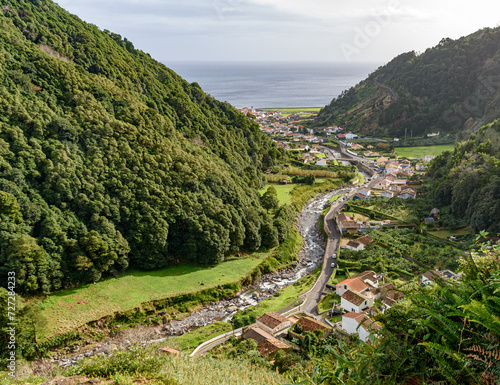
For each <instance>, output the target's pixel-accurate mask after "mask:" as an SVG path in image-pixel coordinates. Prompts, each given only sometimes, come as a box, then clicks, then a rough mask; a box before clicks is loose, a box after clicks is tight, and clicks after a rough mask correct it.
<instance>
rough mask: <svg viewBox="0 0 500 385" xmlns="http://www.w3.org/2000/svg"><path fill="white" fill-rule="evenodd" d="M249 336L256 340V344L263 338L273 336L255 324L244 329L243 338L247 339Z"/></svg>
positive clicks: (266, 338) (261, 341)
mask: <svg viewBox="0 0 500 385" xmlns="http://www.w3.org/2000/svg"><path fill="white" fill-rule="evenodd" d="M249 338H251V339H252V340H254V341H255V342H257V346H259V345H260V344H262V343H263V342H264V341H265V340H269V339H271V338H273V336H272V335H271V334H269V333H268V332H266V331H265V330H263V329H261V328H260V327H258V326H255V327H253V328H250V329H248V330H246V331H245V333H243V339H245V340H247V339H249Z"/></svg>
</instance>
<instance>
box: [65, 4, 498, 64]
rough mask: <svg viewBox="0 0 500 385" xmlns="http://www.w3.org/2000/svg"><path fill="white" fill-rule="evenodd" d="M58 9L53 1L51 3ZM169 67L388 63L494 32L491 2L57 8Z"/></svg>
mask: <svg viewBox="0 0 500 385" xmlns="http://www.w3.org/2000/svg"><path fill="white" fill-rule="evenodd" d="M56 1H57V0H56ZM57 3H58V4H59V5H60V6H61V7H63V8H64V9H66V10H67V11H69V12H71V13H73V14H76V15H77V16H79V17H80V18H81V19H83V20H85V21H86V22H89V23H92V24H95V25H97V26H98V27H99V28H100V29H108V30H110V31H112V32H115V33H118V34H120V35H122V36H123V37H126V38H127V39H128V40H130V41H132V42H133V43H134V46H135V47H136V48H139V49H141V50H143V51H145V52H148V53H150V54H151V55H152V56H153V57H154V58H155V59H157V60H159V61H162V62H164V63H165V62H169V61H322V62H377V63H381V64H382V63H387V62H388V61H390V60H391V59H392V58H393V57H395V56H397V55H399V54H401V53H403V52H408V51H412V50H415V51H417V52H423V51H425V49H426V48H430V47H433V46H435V45H437V44H438V43H439V41H440V40H441V39H442V38H445V37H449V38H452V39H457V38H460V37H462V36H466V35H468V34H470V33H473V32H475V31H477V30H478V29H481V28H484V27H495V26H497V25H499V24H500V1H498V0H475V1H473V2H471V1H467V2H465V1H463V0H458V1H457V0H419V1H409V0H349V1H346V0H344V1H339V0H59V1H57Z"/></svg>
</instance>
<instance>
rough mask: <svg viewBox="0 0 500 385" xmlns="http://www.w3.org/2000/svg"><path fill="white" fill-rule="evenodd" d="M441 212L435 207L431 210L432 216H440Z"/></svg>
mask: <svg viewBox="0 0 500 385" xmlns="http://www.w3.org/2000/svg"><path fill="white" fill-rule="evenodd" d="M440 212H441V211H439V209H438V208H436V207H434V208H433V209H432V210H431V216H434V217H435V216H436V215H439V213H440Z"/></svg>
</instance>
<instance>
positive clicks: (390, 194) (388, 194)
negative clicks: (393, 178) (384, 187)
mask: <svg viewBox="0 0 500 385" xmlns="http://www.w3.org/2000/svg"><path fill="white" fill-rule="evenodd" d="M380 196H381V197H382V198H394V191H382V193H381V194H380Z"/></svg>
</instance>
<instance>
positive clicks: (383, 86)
mask: <svg viewBox="0 0 500 385" xmlns="http://www.w3.org/2000/svg"><path fill="white" fill-rule="evenodd" d="M373 81H374V82H375V84H377V85H378V86H380V87H382V88H385V89H386V90H388V91H389V92H390V93H391V95H392V97H393V98H394V100H398V95H396V93H395V92H394V90H393V89H392V88H391V87H389V86H387V85H385V84H382V83H379V81H378V80H377V79H376V78H375V79H373Z"/></svg>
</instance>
